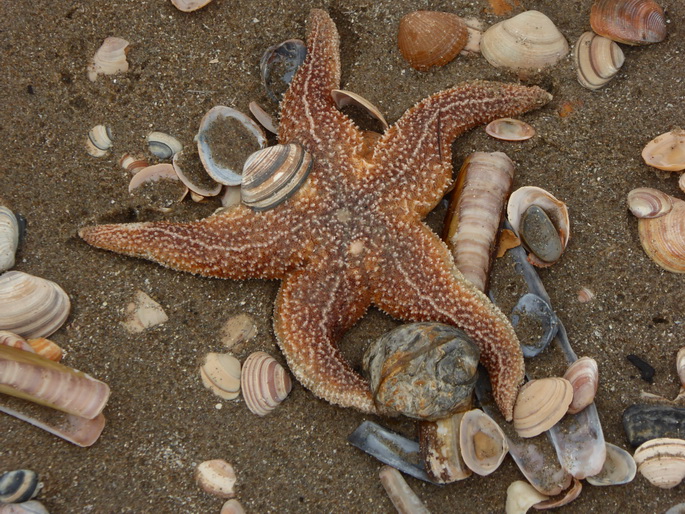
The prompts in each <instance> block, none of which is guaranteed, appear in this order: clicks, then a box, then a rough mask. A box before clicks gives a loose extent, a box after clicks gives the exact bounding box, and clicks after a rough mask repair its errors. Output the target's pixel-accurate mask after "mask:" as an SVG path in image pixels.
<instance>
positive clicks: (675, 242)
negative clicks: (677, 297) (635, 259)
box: [637, 197, 685, 273]
mask: <svg viewBox="0 0 685 514" xmlns="http://www.w3.org/2000/svg"><path fill="white" fill-rule="evenodd" d="M671 201H672V203H673V208H672V209H671V212H669V213H668V214H666V215H665V216H661V217H659V218H651V219H650V218H643V219H640V220H638V223H637V228H638V232H639V234H640V243H642V248H644V250H645V252H646V253H647V255H648V256H649V257H650V258H651V259H652V260H653V261H654V262H656V263H657V264H658V265H659V266H661V267H662V268H664V269H666V270H668V271H672V272H673V273H685V202H683V201H682V200H679V199H677V198H673V197H671Z"/></svg>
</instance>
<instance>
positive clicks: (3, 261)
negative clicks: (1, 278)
mask: <svg viewBox="0 0 685 514" xmlns="http://www.w3.org/2000/svg"><path fill="white" fill-rule="evenodd" d="M18 247H19V221H18V220H17V217H16V216H15V215H14V213H13V212H12V211H11V210H10V209H8V208H7V207H5V206H4V205H0V273H2V272H3V271H7V270H8V269H10V268H11V267H12V266H14V257H15V254H16V253H17V248H18Z"/></svg>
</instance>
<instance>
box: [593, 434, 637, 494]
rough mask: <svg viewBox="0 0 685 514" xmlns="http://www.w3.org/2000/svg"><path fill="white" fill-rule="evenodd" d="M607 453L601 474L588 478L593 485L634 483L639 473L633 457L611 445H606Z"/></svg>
mask: <svg viewBox="0 0 685 514" xmlns="http://www.w3.org/2000/svg"><path fill="white" fill-rule="evenodd" d="M606 447H607V452H606V459H605V460H604V466H602V471H600V472H599V474H597V475H594V476H591V477H586V478H587V481H588V482H589V483H591V484H592V485H596V486H604V485H622V484H627V483H628V482H632V480H633V479H634V478H635V473H636V472H637V466H636V465H635V459H633V456H632V455H631V454H630V453H628V452H627V451H625V450H624V449H623V448H619V447H618V446H616V445H613V444H611V443H606Z"/></svg>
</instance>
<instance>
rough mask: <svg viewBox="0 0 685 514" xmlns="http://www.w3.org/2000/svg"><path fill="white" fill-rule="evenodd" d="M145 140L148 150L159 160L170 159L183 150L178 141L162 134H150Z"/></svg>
mask: <svg viewBox="0 0 685 514" xmlns="http://www.w3.org/2000/svg"><path fill="white" fill-rule="evenodd" d="M145 139H146V140H147V144H148V150H150V152H151V153H152V154H153V155H154V156H155V157H158V158H159V159H171V158H172V157H173V156H174V155H176V154H177V153H178V152H180V151H181V150H183V145H182V144H181V142H180V141H179V140H178V139H176V138H175V137H174V136H170V135H169V134H166V133H164V132H150V133H149V134H148V135H147V137H146V138H145Z"/></svg>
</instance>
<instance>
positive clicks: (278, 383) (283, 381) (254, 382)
mask: <svg viewBox="0 0 685 514" xmlns="http://www.w3.org/2000/svg"><path fill="white" fill-rule="evenodd" d="M240 387H241V388H242V390H243V398H244V399H245V405H247V408H248V409H250V411H251V412H253V413H254V414H257V415H258V416H266V415H267V414H268V413H269V412H271V411H272V410H274V409H275V408H276V407H277V406H278V405H279V404H280V403H281V402H282V401H283V400H285V398H286V397H287V396H288V394H289V393H290V390H291V389H292V382H291V380H290V376H289V375H288V372H287V371H286V370H285V369H283V366H281V365H280V364H279V363H278V362H276V359H274V358H273V357H271V355H269V354H268V353H265V352H255V353H253V354H251V355H250V356H249V357H248V358H247V359H245V362H244V363H243V370H242V373H241V375H240Z"/></svg>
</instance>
